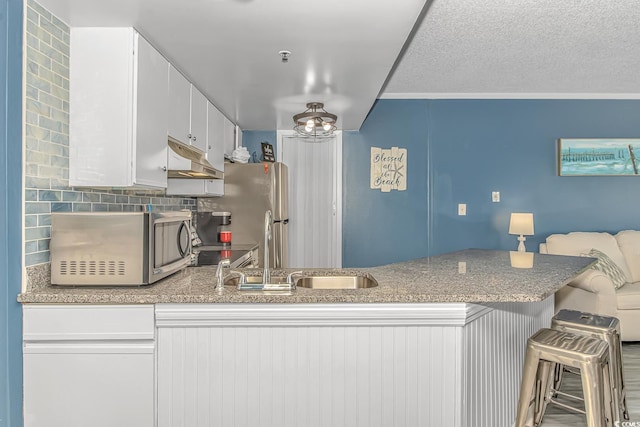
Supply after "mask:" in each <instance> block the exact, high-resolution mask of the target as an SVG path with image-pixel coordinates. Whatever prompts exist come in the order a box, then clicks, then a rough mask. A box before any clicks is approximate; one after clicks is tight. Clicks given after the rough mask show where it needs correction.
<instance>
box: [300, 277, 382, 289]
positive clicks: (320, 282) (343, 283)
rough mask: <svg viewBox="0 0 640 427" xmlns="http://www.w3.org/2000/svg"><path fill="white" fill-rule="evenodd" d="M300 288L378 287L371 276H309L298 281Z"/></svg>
mask: <svg viewBox="0 0 640 427" xmlns="http://www.w3.org/2000/svg"><path fill="white" fill-rule="evenodd" d="M296 286H297V287H299V288H312V289H361V288H373V287H374V286H378V282H376V280H375V279H374V278H373V277H369V276H307V277H301V278H299V279H298V280H296Z"/></svg>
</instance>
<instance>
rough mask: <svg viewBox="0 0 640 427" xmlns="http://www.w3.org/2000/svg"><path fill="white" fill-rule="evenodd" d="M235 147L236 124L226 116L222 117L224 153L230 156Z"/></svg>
mask: <svg viewBox="0 0 640 427" xmlns="http://www.w3.org/2000/svg"><path fill="white" fill-rule="evenodd" d="M235 147H236V125H234V124H233V122H232V121H231V120H229V119H227V118H226V117H225V118H224V154H226V155H227V156H228V157H231V154H233V150H234V149H235Z"/></svg>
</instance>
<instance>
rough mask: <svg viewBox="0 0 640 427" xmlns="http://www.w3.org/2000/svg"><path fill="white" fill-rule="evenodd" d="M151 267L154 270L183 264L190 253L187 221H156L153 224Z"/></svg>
mask: <svg viewBox="0 0 640 427" xmlns="http://www.w3.org/2000/svg"><path fill="white" fill-rule="evenodd" d="M153 228H154V253H153V257H154V260H153V266H154V269H155V270H154V273H155V274H158V273H157V272H156V270H165V269H167V268H172V267H173V266H174V265H175V264H176V263H183V261H184V260H185V258H187V259H188V258H189V255H190V252H191V237H190V230H189V222H188V221H170V222H165V221H158V222H156V223H155V224H154V226H153Z"/></svg>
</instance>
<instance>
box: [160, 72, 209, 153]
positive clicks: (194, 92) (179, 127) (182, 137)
mask: <svg viewBox="0 0 640 427" xmlns="http://www.w3.org/2000/svg"><path fill="white" fill-rule="evenodd" d="M169 99H170V106H169V117H168V123H169V136H170V137H171V138H173V139H175V140H177V141H180V142H182V143H184V144H187V145H191V146H193V147H196V148H197V149H199V150H200V151H202V152H206V151H207V103H208V101H207V98H206V97H205V96H204V95H203V94H202V92H200V91H199V90H198V88H197V87H195V86H194V85H192V84H191V83H189V81H188V80H187V79H186V77H184V76H183V75H182V74H181V73H180V72H179V71H178V70H176V69H175V68H174V67H173V66H171V67H170V69H169Z"/></svg>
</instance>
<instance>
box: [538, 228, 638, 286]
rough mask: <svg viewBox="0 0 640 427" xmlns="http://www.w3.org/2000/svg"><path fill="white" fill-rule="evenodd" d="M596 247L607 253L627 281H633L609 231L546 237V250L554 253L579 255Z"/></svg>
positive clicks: (579, 232)
mask: <svg viewBox="0 0 640 427" xmlns="http://www.w3.org/2000/svg"><path fill="white" fill-rule="evenodd" d="M591 249H597V250H599V251H600V252H604V253H605V254H607V256H608V257H609V258H611V260H612V261H613V262H614V263H616V265H617V266H618V267H620V270H622V272H623V273H624V276H625V279H626V281H627V282H633V281H634V280H633V279H632V278H631V272H630V271H629V268H628V267H627V263H626V261H625V258H624V255H622V252H621V251H620V248H619V247H618V241H617V240H616V238H615V237H613V236H612V235H611V234H609V233H597V232H590V231H574V232H571V233H568V234H552V235H551V236H549V237H547V251H548V252H549V253H550V254H555V255H572V256H580V255H584V254H587V253H589V251H590V250H591Z"/></svg>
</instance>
